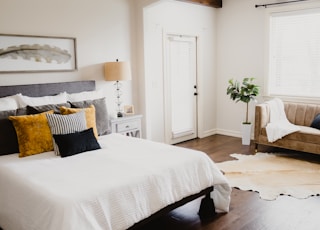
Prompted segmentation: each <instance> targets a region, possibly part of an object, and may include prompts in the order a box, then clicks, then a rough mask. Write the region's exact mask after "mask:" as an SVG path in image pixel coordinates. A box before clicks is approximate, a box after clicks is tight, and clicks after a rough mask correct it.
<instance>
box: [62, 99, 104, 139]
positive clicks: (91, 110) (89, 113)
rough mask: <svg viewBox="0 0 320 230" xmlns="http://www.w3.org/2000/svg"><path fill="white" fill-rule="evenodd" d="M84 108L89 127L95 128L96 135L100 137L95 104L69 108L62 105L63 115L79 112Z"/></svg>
mask: <svg viewBox="0 0 320 230" xmlns="http://www.w3.org/2000/svg"><path fill="white" fill-rule="evenodd" d="M82 110H84V112H85V115H86V121H87V128H88V129H89V128H93V133H94V136H95V137H96V138H98V130H97V125H96V109H95V107H94V105H90V106H89V107H88V108H67V107H65V106H61V107H60V112H61V114H62V115H68V114H72V113H77V112H80V111H82Z"/></svg>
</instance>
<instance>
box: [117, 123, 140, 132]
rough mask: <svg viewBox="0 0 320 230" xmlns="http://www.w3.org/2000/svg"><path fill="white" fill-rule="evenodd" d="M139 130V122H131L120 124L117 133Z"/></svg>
mask: <svg viewBox="0 0 320 230" xmlns="http://www.w3.org/2000/svg"><path fill="white" fill-rule="evenodd" d="M138 128H139V122H138V121H129V122H125V123H120V124H118V125H117V132H126V131H130V130H133V129H138Z"/></svg>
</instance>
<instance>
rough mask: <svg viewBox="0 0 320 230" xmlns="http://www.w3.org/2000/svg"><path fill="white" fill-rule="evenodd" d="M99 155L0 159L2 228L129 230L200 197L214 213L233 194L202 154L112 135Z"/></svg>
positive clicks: (104, 139) (225, 208)
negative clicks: (206, 192) (203, 194)
mask: <svg viewBox="0 0 320 230" xmlns="http://www.w3.org/2000/svg"><path fill="white" fill-rule="evenodd" d="M99 144H100V145H101V149H99V150H94V151H89V152H85V153H81V154H78V155H74V156H71V157H66V158H61V157H59V156H56V155H55V154H54V152H46V153H42V154H38V155H33V156H29V157H24V158H19V157H18V154H11V155H6V156H1V157H0V194H1V195H0V226H1V227H2V228H3V229H5V230H17V229H20V230H30V229H33V230H44V229H46V230H56V229H59V230H73V229H75V230H82V229H83V230H88V229H95V230H99V229H104V230H105V229H127V228H129V227H130V226H132V225H134V224H135V223H137V222H139V221H141V220H143V219H145V218H147V217H149V216H150V215H152V214H153V213H155V212H156V211H158V210H160V209H161V208H164V207H165V206H167V205H169V204H172V203H174V202H176V201H179V200H181V199H182V198H184V197H187V196H189V195H192V194H196V193H198V192H200V191H201V190H202V189H204V188H207V187H210V186H214V188H215V189H214V191H213V193H212V194H211V196H212V198H213V199H214V202H215V208H216V211H217V212H227V211H228V210H229V203H230V193H231V188H230V186H229V184H228V182H227V180H226V178H225V177H224V176H223V175H222V173H221V172H220V170H219V169H218V168H217V167H216V165H215V164H214V162H213V161H212V160H211V159H210V158H209V157H208V156H207V155H206V154H205V153H202V152H199V151H195V150H191V149H186V148H181V147H176V146H171V145H166V144H161V143H156V142H151V141H148V140H143V139H138V138H132V137H127V136H123V135H120V134H110V135H106V136H102V137H99Z"/></svg>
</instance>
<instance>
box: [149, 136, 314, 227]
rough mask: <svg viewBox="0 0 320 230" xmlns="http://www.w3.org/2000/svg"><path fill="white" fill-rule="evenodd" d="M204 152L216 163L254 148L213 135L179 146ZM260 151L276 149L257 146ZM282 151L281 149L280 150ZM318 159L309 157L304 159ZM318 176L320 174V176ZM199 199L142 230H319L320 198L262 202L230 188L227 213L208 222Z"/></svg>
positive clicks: (255, 196) (253, 194) (257, 198)
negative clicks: (201, 216)
mask: <svg viewBox="0 0 320 230" xmlns="http://www.w3.org/2000/svg"><path fill="white" fill-rule="evenodd" d="M178 146H182V147H186V148H192V149H197V150H200V151H203V152H205V153H207V154H208V155H209V156H210V157H211V159H212V160H214V161H215V162H221V161H225V160H230V159H232V158H231V157H230V156H229V154H231V153H242V154H252V153H253V151H254V145H253V144H251V146H243V145H241V140H240V139H239V138H235V137H228V136H223V135H214V136H210V137H207V138H203V139H195V140H191V141H187V142H184V143H180V144H178ZM259 151H260V152H275V151H279V149H272V148H270V147H264V148H263V147H261V148H260V147H259ZM281 151H282V150H281ZM313 157H318V158H319V157H320V156H313V155H308V156H307V158H313ZM319 177H320V175H319ZM199 204H200V199H198V200H195V201H193V202H190V203H188V204H186V205H184V206H182V207H180V208H178V209H176V210H174V211H172V212H170V213H169V214H168V215H166V216H164V217H161V218H160V219H157V220H155V221H153V222H151V223H149V224H148V225H146V226H144V227H143V230H147V229H148V230H149V229H150V230H160V229H161V230H292V229H295V230H300V229H301V230H313V229H314V230H316V229H320V197H319V196H315V197H310V198H308V199H296V198H292V197H288V196H280V197H279V198H278V199H277V200H275V201H265V200H261V199H260V198H259V196H258V194H257V193H255V192H250V191H240V190H238V189H233V191H232V195H231V205H230V212H229V213H226V214H217V215H216V217H215V218H214V219H213V220H211V221H208V222H205V223H203V222H201V221H200V219H199V217H198V214H197V212H198V209H199Z"/></svg>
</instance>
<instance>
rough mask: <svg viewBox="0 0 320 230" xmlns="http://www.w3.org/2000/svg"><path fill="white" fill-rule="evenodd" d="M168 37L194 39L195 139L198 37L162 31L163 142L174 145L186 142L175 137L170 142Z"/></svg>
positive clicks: (197, 111) (197, 134)
mask: <svg viewBox="0 0 320 230" xmlns="http://www.w3.org/2000/svg"><path fill="white" fill-rule="evenodd" d="M168 36H178V37H189V38H194V39H195V56H196V57H195V58H196V60H195V62H196V63H195V68H196V69H195V74H196V79H195V84H196V86H197V89H196V90H195V91H196V92H197V94H198V95H197V96H196V99H195V100H196V101H195V103H196V104H195V110H196V111H195V120H196V121H195V126H196V127H195V132H196V133H195V138H197V137H199V75H198V68H199V66H198V50H199V47H198V36H197V35H190V34H179V33H169V32H166V31H163V35H162V37H163V45H162V50H163V62H162V63H163V93H164V94H163V100H164V111H163V112H164V140H165V143H167V144H175V143H179V142H182V141H186V140H185V138H184V136H182V137H180V138H179V137H177V138H175V141H172V130H171V127H172V125H171V115H170V114H171V108H170V106H171V102H170V98H171V91H170V89H168V87H167V86H168V85H170V84H169V79H168V76H169V74H168V69H167V64H166V62H167V59H166V57H167V55H168V54H167V37H168Z"/></svg>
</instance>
